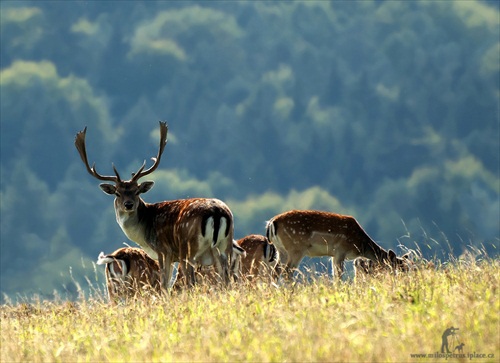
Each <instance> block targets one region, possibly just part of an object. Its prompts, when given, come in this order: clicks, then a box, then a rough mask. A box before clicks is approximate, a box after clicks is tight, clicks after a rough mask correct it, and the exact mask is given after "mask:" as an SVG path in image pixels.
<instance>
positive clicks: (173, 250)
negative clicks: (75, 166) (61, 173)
mask: <svg viewBox="0 0 500 363" xmlns="http://www.w3.org/2000/svg"><path fill="white" fill-rule="evenodd" d="M86 131H87V128H86V127H85V129H84V130H83V131H80V132H79V133H78V134H77V135H76V138H75V146H76V148H77V150H78V153H79V154H80V157H81V159H82V161H83V163H84V164H85V167H86V168H87V171H88V172H89V173H90V175H92V176H93V177H95V178H97V179H99V180H103V181H110V182H112V183H114V184H100V188H101V189H102V190H103V191H104V193H106V194H110V195H114V196H115V202H114V206H115V214H116V221H117V222H118V224H119V225H120V227H121V229H122V230H123V232H124V233H125V235H126V236H127V237H128V238H129V239H130V240H131V241H134V242H135V243H137V244H138V245H139V246H141V247H142V248H143V249H144V250H146V252H147V253H148V254H150V256H151V257H157V258H158V262H159V266H160V271H161V285H162V287H163V288H164V289H167V287H168V284H169V281H170V278H171V276H172V263H174V262H179V267H180V268H181V269H182V270H183V272H184V274H185V276H186V278H187V282H188V284H189V285H190V286H191V285H193V284H194V283H195V281H196V279H195V266H197V265H214V264H215V266H216V268H217V272H218V274H219V276H221V279H222V280H223V282H224V283H225V284H226V285H227V284H228V283H229V261H228V260H229V258H230V256H231V253H232V241H233V215H232V213H231V211H230V210H229V208H228V207H227V205H226V204H225V203H223V202H222V201H220V200H218V199H207V198H191V199H178V200H172V201H164V202H159V203H153V204H151V203H146V202H144V201H143V200H142V199H141V197H140V195H141V194H143V193H146V192H147V191H149V190H150V189H151V188H152V187H153V184H154V182H152V181H145V182H142V183H140V184H139V182H138V181H139V179H141V178H143V177H144V176H146V175H148V174H151V173H152V172H153V171H154V170H156V168H157V167H158V165H159V163H160V158H161V155H162V153H163V150H164V149H165V145H166V143H167V132H168V128H167V124H166V123H165V122H160V147H159V150H158V155H157V156H156V157H154V158H152V160H153V161H154V163H153V165H152V166H151V167H150V168H149V169H146V170H144V167H145V166H146V162H145V161H144V163H143V164H142V166H141V167H140V168H139V170H138V171H137V172H136V173H134V174H132V178H131V179H130V180H125V181H124V180H122V179H121V178H120V175H119V174H118V171H117V170H116V168H115V166H114V165H113V171H114V173H115V175H114V176H104V175H101V174H99V173H98V172H97V171H96V169H95V164H94V165H93V166H92V167H90V165H89V162H88V159H87V151H86V147H85V135H86Z"/></svg>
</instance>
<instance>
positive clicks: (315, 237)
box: [267, 210, 406, 278]
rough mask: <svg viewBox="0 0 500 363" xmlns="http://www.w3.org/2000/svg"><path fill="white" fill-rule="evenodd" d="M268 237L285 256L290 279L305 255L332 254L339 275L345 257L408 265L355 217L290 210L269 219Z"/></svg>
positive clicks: (393, 266)
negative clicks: (374, 237)
mask: <svg viewBox="0 0 500 363" xmlns="http://www.w3.org/2000/svg"><path fill="white" fill-rule="evenodd" d="M267 238H268V239H269V241H271V243H273V244H275V245H276V246H277V247H278V250H279V251H280V254H281V255H282V262H284V263H285V277H287V278H291V276H292V275H293V270H294V269H296V268H297V267H298V266H299V264H300V261H301V260H302V259H303V258H304V257H305V256H309V257H320V256H331V257H332V258H333V261H332V269H333V271H334V273H335V275H336V276H338V277H341V276H342V273H343V270H344V260H353V259H356V258H358V257H365V258H367V259H369V260H371V261H373V262H375V263H376V264H378V265H381V264H382V265H387V266H390V267H391V268H393V269H405V266H406V261H405V260H404V259H402V258H399V257H397V256H396V254H395V253H394V252H393V251H392V250H389V251H386V250H385V249H383V248H382V247H380V246H379V245H378V244H377V243H376V242H375V241H374V240H372V239H371V238H370V236H368V234H367V233H366V232H365V231H364V230H363V228H362V227H361V226H360V225H359V223H358V222H357V221H356V219H354V218H353V217H351V216H346V215H340V214H335V213H329V212H321V211H314V210H292V211H288V212H285V213H282V214H279V215H277V216H275V217H273V218H272V219H271V220H270V221H268V223H267Z"/></svg>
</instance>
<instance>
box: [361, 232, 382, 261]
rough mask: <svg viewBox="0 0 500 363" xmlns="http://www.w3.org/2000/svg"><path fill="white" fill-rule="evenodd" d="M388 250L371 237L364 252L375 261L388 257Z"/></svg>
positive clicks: (365, 255)
mask: <svg viewBox="0 0 500 363" xmlns="http://www.w3.org/2000/svg"><path fill="white" fill-rule="evenodd" d="M387 256H388V252H387V251H386V250H384V249H383V248H382V247H380V246H379V245H378V244H377V243H376V242H375V241H374V240H372V239H371V238H369V239H368V240H367V248H366V250H365V253H364V257H366V258H369V259H370V260H373V261H378V262H381V261H383V260H384V259H386V258H387Z"/></svg>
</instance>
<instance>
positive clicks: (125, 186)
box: [75, 121, 168, 213]
mask: <svg viewBox="0 0 500 363" xmlns="http://www.w3.org/2000/svg"><path fill="white" fill-rule="evenodd" d="M86 132H87V127H85V129H83V131H80V132H79V133H77V134H76V138H75V146H76V149H77V150H78V153H79V154H80V157H81V159H82V161H83V163H84V164H85V167H86V168H87V171H88V172H89V174H90V175H92V176H93V177H95V178H96V179H98V180H102V181H110V182H113V183H114V184H108V183H102V184H100V185H99V187H100V188H101V189H102V191H103V192H104V193H106V194H109V195H114V196H115V197H116V201H115V207H116V208H117V211H118V210H119V211H121V212H126V213H132V212H135V211H136V210H137V207H138V205H139V203H140V194H142V193H146V192H148V191H149V190H150V189H151V188H152V187H153V185H154V182H153V181H145V182H142V183H139V179H140V178H142V177H144V176H146V175H148V174H151V173H152V172H153V171H155V170H156V168H157V167H158V165H159V164H160V159H161V155H162V153H163V150H164V149H165V145H166V144H167V132H168V127H167V124H166V123H165V122H162V121H160V147H159V150H158V155H157V156H156V157H153V158H151V159H152V160H153V162H154V163H153V165H152V166H151V167H150V168H149V169H146V170H144V167H145V166H146V161H144V163H143V164H142V166H141V167H140V168H139V170H138V171H137V172H135V173H133V174H132V178H131V179H130V180H122V179H121V178H120V174H119V173H118V171H117V170H116V168H115V166H114V165H113V171H114V173H115V175H111V176H106V175H101V174H99V173H98V172H97V170H96V168H95V163H94V164H92V167H91V166H90V165H89V162H88V158H87V150H86V147H85V134H86Z"/></svg>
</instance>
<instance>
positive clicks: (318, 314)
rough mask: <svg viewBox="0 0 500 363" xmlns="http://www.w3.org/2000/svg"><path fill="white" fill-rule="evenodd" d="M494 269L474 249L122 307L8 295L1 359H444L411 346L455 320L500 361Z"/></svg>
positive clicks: (475, 346) (428, 345)
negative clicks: (371, 272)
mask: <svg viewBox="0 0 500 363" xmlns="http://www.w3.org/2000/svg"><path fill="white" fill-rule="evenodd" d="M498 280H499V261H498V260H492V259H488V260H484V261H481V262H476V261H475V260H473V259H471V260H469V261H455V262H453V263H450V264H448V265H443V266H440V267H439V268H438V269H422V270H418V271H414V272H412V273H409V274H400V275H398V276H392V275H384V276H378V277H377V278H376V279H375V278H367V279H366V280H364V281H358V282H352V281H350V282H340V283H334V282H332V281H331V280H329V279H327V278H324V279H319V280H316V281H314V282H312V283H306V284H294V285H282V286H274V285H269V284H253V285H248V284H242V285H240V286H237V287H234V288H233V289H231V290H213V289H210V288H208V287H207V286H199V287H197V288H196V289H194V290H190V291H183V292H179V293H173V294H171V296H167V297H165V296H161V297H158V296H149V297H144V298H141V299H138V300H137V301H134V302H130V303H128V304H123V305H119V306H111V305H109V304H108V303H107V302H106V299H105V298H104V297H102V296H94V297H92V298H89V299H81V300H79V301H77V302H69V301H59V302H47V301H38V302H31V303H21V304H6V305H3V306H1V308H0V312H1V317H2V323H1V328H2V329H1V361H2V362H21V361H22V362H25V361H31V362H47V361H48V362H58V361H60V362H68V361H72V362H73V361H75V362H77V361H87V362H88V361H91V362H96V361H134V362H135V361H162V362H165V361H176V362H177V361H186V362H187V361H189V362H193V361H203V362H213V361H223V362H228V361H252V362H291V361H294V362H304V361H315V362H331V361H344V362H346V361H397V362H401V361H410V362H412V361H413V362H415V361H425V362H430V361H436V360H438V361H439V360H441V361H444V360H445V358H441V359H428V358H415V357H412V356H411V354H419V353H425V354H429V353H435V352H437V351H438V350H439V349H440V347H441V334H442V332H443V331H444V329H446V328H448V327H450V326H451V325H453V326H455V327H458V328H459V329H460V330H459V334H458V336H457V337H454V338H453V339H452V340H451V344H453V347H454V346H455V344H454V343H455V342H458V341H460V342H463V343H465V347H464V354H466V355H467V354H468V353H473V352H476V353H481V354H483V353H484V354H487V355H488V354H490V355H491V354H493V355H494V357H491V356H490V357H489V358H488V356H487V357H486V358H483V359H477V360H480V361H482V362H486V361H498V359H499V357H500V355H499V354H500V352H499V344H498V341H499V338H500V334H499V311H500V306H499V299H498V294H499V291H498V282H499V281H498ZM451 344H450V346H451ZM457 344H458V343H457ZM466 359H467V360H469V358H468V357H467V358H466ZM469 361H470V360H469Z"/></svg>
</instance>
